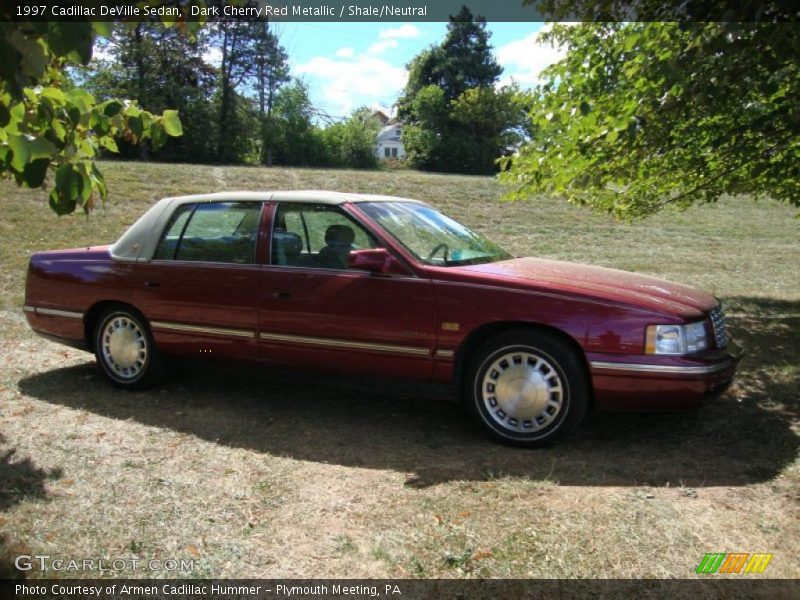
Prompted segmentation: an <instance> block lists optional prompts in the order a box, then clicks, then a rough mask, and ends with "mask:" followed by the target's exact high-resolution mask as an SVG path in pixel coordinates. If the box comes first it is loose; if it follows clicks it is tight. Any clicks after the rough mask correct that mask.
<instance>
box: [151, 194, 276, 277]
mask: <svg viewBox="0 0 800 600" xmlns="http://www.w3.org/2000/svg"><path fill="white" fill-rule="evenodd" d="M260 215H261V203H260V202H209V203H202V204H185V205H182V206H180V207H178V209H177V210H176V211H175V213H174V214H173V215H172V218H171V219H170V221H169V223H168V224H167V227H166V228H165V230H164V234H163V236H162V238H161V240H160V241H159V243H158V246H157V247H156V252H155V254H154V256H153V258H154V259H157V260H158V259H160V260H187V261H200V262H220V263H239V264H251V263H254V262H255V258H256V240H257V238H258V225H259V221H260Z"/></svg>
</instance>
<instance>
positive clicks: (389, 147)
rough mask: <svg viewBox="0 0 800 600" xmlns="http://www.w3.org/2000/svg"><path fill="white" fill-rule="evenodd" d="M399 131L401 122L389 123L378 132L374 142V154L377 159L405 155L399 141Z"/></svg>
mask: <svg viewBox="0 0 800 600" xmlns="http://www.w3.org/2000/svg"><path fill="white" fill-rule="evenodd" d="M401 132H402V123H390V124H388V125H385V126H384V127H383V129H381V130H380V131H379V132H378V138H377V141H376V143H375V156H376V157H377V158H378V160H384V159H387V158H405V157H406V149H405V148H403V142H401V141H400V133H401Z"/></svg>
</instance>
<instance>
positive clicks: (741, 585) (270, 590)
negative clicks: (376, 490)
mask: <svg viewBox="0 0 800 600" xmlns="http://www.w3.org/2000/svg"><path fill="white" fill-rule="evenodd" d="M798 592H800V586H798V582H797V581H796V580H780V579H749V578H745V577H741V578H740V577H737V578H725V579H722V578H719V577H717V576H711V577H709V578H708V579H696V580H680V579H669V580H661V579H644V580H620V579H540V580H524V579H489V580H453V579H439V580H431V579H427V580H409V579H294V580H280V579H217V580H208V579H205V580H204V579H177V580H164V579H118V580H114V579H49V580H48V579H38V580H37V579H30V580H19V581H11V580H2V581H0V597H1V598H3V599H5V600H11V599H14V600H46V599H48V600H49V599H51V598H53V599H55V598H59V599H67V600H87V599H90V598H99V599H102V600H111V599H113V600H156V599H158V600H175V599H178V598H180V599H194V600H201V599H202V600H229V599H230V600H233V599H236V600H274V599H287V600H288V599H293V600H312V599H319V598H343V599H348V600H372V599H380V600H389V599H403V600H411V599H414V600H416V599H428V598H431V599H433V598H436V599H441V600H448V599H452V600H456V599H458V600H472V599H484V598H485V599H486V600H500V599H505V598H508V599H514V600H517V599H523V598H624V599H626V600H627V599H629V598H663V597H670V598H671V597H676V598H678V597H683V598H686V597H692V598H715V599H724V598H765V599H766V598H769V599H770V600H778V599H781V598H797V597H799V596H798Z"/></svg>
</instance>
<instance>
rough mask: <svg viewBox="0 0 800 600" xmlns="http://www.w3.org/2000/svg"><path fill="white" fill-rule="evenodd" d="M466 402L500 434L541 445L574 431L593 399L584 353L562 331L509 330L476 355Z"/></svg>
mask: <svg viewBox="0 0 800 600" xmlns="http://www.w3.org/2000/svg"><path fill="white" fill-rule="evenodd" d="M465 392H466V394H467V397H466V400H467V405H468V408H469V410H470V412H471V413H472V415H473V417H474V418H475V419H476V421H477V422H478V423H479V424H480V425H481V426H483V427H484V429H485V430H486V431H487V432H488V433H489V434H490V435H491V436H492V437H493V438H495V439H497V440H499V441H501V442H504V443H508V444H512V445H516V446H529V447H534V446H540V445H544V444H547V443H550V442H553V441H555V440H557V439H559V438H562V437H563V436H564V435H566V434H567V433H569V432H570V431H571V430H572V429H574V428H575V426H576V425H577V424H578V423H579V422H580V421H581V419H582V418H583V416H584V414H585V412H586V406H587V404H588V397H589V378H588V375H587V373H586V369H585V367H584V365H583V362H582V360H581V357H580V355H579V354H578V353H577V352H576V351H575V350H574V349H573V348H572V347H571V346H570V344H568V343H567V342H566V341H565V340H563V339H562V338H561V337H559V336H558V335H554V334H552V333H549V332H546V331H534V330H532V331H510V332H507V333H503V334H500V335H498V336H495V337H493V338H491V339H490V340H489V341H488V342H486V343H485V344H484V345H483V346H481V347H480V348H479V349H478V351H477V352H476V353H475V355H474V356H473V358H472V360H471V361H470V364H469V367H468V370H467V380H466V382H465Z"/></svg>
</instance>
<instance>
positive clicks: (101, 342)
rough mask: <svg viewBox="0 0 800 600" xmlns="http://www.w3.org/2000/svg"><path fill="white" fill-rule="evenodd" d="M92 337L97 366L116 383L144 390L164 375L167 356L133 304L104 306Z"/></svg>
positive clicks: (130, 388)
mask: <svg viewBox="0 0 800 600" xmlns="http://www.w3.org/2000/svg"><path fill="white" fill-rule="evenodd" d="M93 341H94V355H95V357H96V358H97V366H98V368H99V369H100V371H101V372H102V373H103V375H105V376H106V377H107V378H108V380H109V381H110V382H111V383H112V384H113V385H114V386H116V387H119V388H123V389H126V390H144V389H147V388H150V387H153V386H154V385H157V384H158V383H160V382H161V381H162V380H163V379H164V377H165V375H166V365H165V361H164V358H163V357H162V355H161V353H160V352H159V350H158V347H157V346H156V344H155V342H154V341H153V336H152V334H151V333H150V328H149V327H148V326H147V321H146V320H145V319H144V317H143V316H142V315H141V314H140V313H139V312H138V311H136V310H134V309H132V308H131V307H128V306H124V305H118V306H112V307H110V308H109V309H107V310H105V311H104V312H103V313H102V314H101V315H100V316H99V318H98V319H97V321H96V323H95V328H94V337H93ZM115 353H116V354H117V356H116V357H115Z"/></svg>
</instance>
